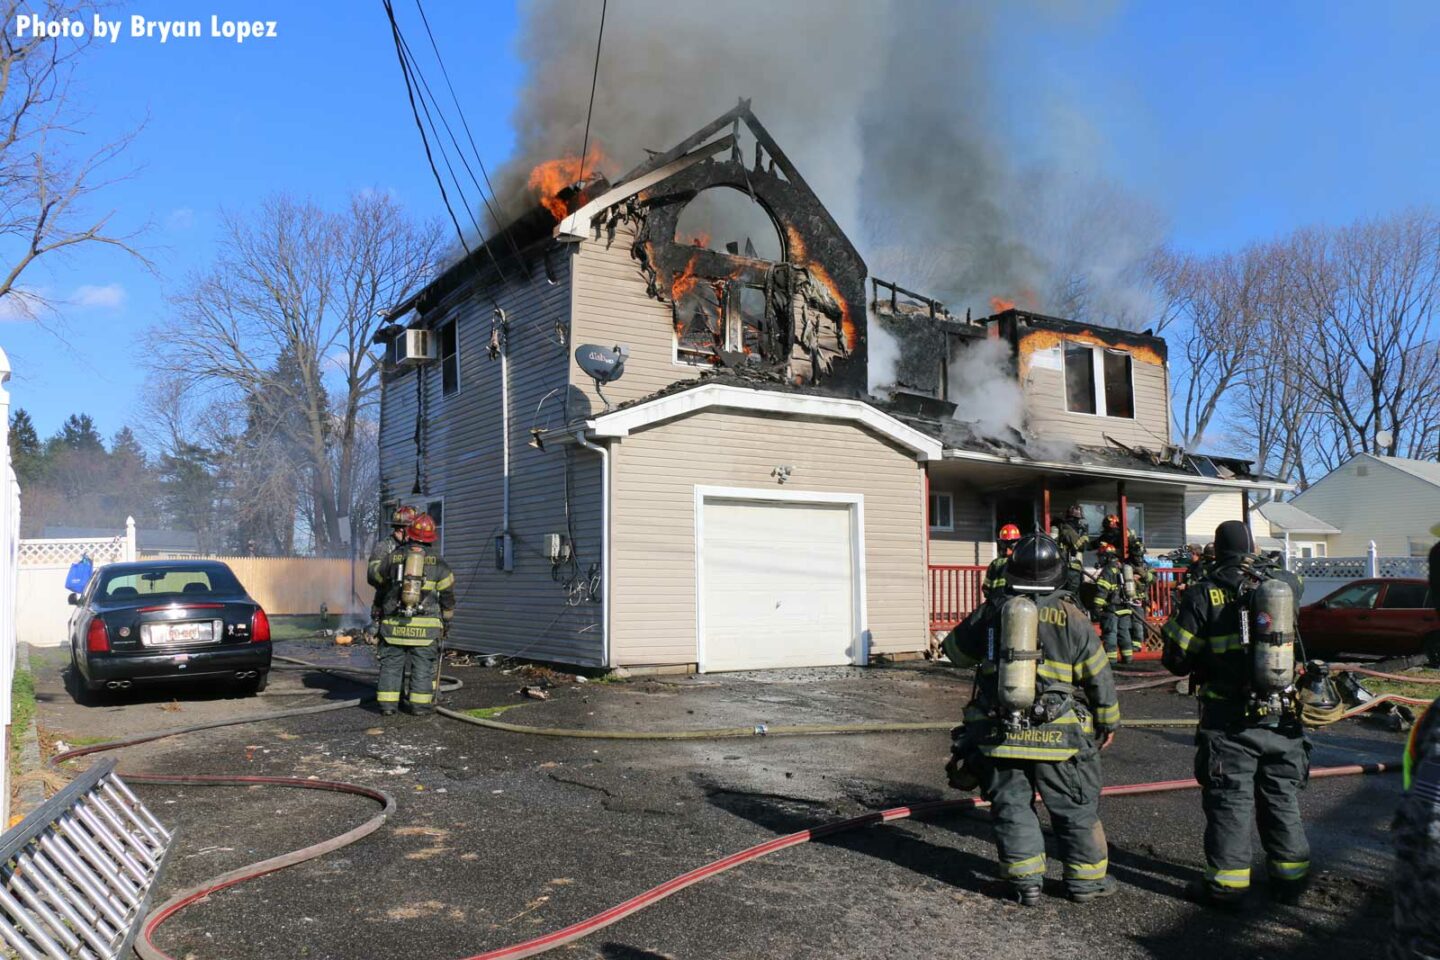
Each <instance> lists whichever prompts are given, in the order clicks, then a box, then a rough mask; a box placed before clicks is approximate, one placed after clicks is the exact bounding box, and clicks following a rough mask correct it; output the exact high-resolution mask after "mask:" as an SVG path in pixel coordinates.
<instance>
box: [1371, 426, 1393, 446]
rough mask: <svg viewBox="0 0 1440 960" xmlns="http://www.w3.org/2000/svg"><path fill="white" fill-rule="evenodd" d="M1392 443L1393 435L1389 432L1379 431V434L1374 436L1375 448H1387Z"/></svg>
mask: <svg viewBox="0 0 1440 960" xmlns="http://www.w3.org/2000/svg"><path fill="white" fill-rule="evenodd" d="M1394 442H1395V434H1393V433H1391V432H1390V431H1389V430H1381V431H1380V432H1379V433H1377V434H1375V445H1376V446H1377V447H1388V446H1390V444H1392V443H1394Z"/></svg>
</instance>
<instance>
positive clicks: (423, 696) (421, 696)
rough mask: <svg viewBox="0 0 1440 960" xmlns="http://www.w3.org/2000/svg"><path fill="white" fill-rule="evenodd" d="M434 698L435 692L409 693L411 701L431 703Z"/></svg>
mask: <svg viewBox="0 0 1440 960" xmlns="http://www.w3.org/2000/svg"><path fill="white" fill-rule="evenodd" d="M434 699H435V694H433V693H415V692H413V691H412V692H411V694H410V702H411V703H431V702H433V701H434Z"/></svg>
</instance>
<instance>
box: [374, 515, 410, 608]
mask: <svg viewBox="0 0 1440 960" xmlns="http://www.w3.org/2000/svg"><path fill="white" fill-rule="evenodd" d="M416 516H417V512H416V510H415V508H414V507H407V506H399V507H396V508H395V509H394V511H393V512H392V513H391V514H390V535H389V536H387V537H385V538H384V539H383V540H380V541H378V542H377V543H376V544H375V548H374V549H373V550H371V551H370V560H369V562H368V563H367V564H366V567H365V579H366V580H368V581H369V583H370V586H372V587H374V588H375V600H374V602H373V603H371V604H370V621H371V623H374V624H379V623H380V602H381V601H382V600H383V599H384V590H383V588H382V587H381V581H380V579H379V577H380V568H381V567H382V566H383V565H384V564H385V563H386V562H387V561H388V560H389V559H390V554H392V553H394V552H395V551H396V550H397V549H398V548H399V547H401V546H404V544H405V531H406V529H407V528H408V527H409V526H410V524H411V523H412V522H414V520H415V517H416Z"/></svg>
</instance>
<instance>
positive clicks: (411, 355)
mask: <svg viewBox="0 0 1440 960" xmlns="http://www.w3.org/2000/svg"><path fill="white" fill-rule="evenodd" d="M438 357H439V342H438V341H437V339H436V337H435V334H434V333H433V332H432V331H429V330H406V331H405V332H404V333H402V334H400V336H398V337H396V338H395V365H396V366H399V367H418V366H420V365H421V364H426V363H434V362H435V360H436V359H437V358H438Z"/></svg>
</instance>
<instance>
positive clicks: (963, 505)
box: [930, 478, 995, 565]
mask: <svg viewBox="0 0 1440 960" xmlns="http://www.w3.org/2000/svg"><path fill="white" fill-rule="evenodd" d="M930 492H931V493H948V494H950V496H951V499H952V502H953V503H954V508H955V529H954V530H952V531H943V530H935V531H933V532H931V534H930V562H931V563H934V564H942V565H944V564H981V563H989V562H990V561H991V560H993V559H995V535H994V534H993V533H992V532H991V530H990V528H991V526H992V525H993V522H994V510H993V507H992V505H991V503H990V501H989V500H988V499H986V497H985V495H984V494H982V493H981V492H980V491H978V490H976V489H975V488H973V487H967V486H965V485H963V484H957V485H955V486H945V485H943V484H940V483H938V482H936V481H935V480H934V479H933V478H932V479H931V481H930Z"/></svg>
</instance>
